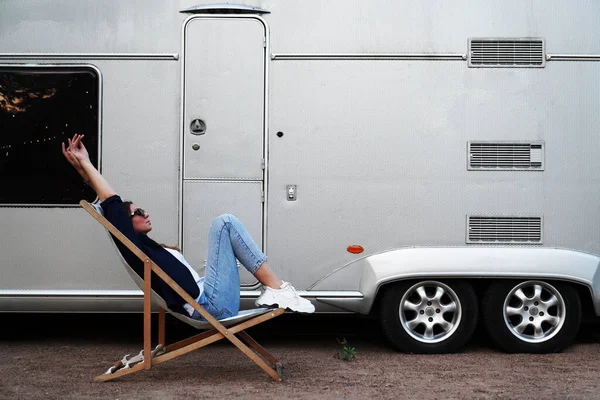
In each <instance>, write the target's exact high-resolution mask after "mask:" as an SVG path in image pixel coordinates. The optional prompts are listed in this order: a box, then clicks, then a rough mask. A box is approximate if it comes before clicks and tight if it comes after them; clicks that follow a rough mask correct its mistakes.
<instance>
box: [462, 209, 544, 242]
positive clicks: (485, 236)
mask: <svg viewBox="0 0 600 400" xmlns="http://www.w3.org/2000/svg"><path fill="white" fill-rule="evenodd" d="M467 243H497V244H503V243H504V244H507V243H509V244H510V243H517V244H519V243H520V244H523V243H529V244H541V243H542V217H511V216H478V215H469V216H467Z"/></svg>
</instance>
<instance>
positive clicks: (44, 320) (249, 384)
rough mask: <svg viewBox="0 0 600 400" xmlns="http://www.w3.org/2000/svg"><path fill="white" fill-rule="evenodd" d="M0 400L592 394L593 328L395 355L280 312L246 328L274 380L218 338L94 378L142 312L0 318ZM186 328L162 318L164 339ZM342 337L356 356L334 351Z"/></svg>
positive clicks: (366, 326)
mask: <svg viewBox="0 0 600 400" xmlns="http://www.w3.org/2000/svg"><path fill="white" fill-rule="evenodd" d="M0 318H2V323H1V325H0V326H1V329H0V398H2V399H21V398H22V399H55V398H66V399H96V398H112V399H142V398H143V399H173V398H200V399H201V398H257V399H276V398H277V399H280V398H295V399H338V398H345V399H364V398H384V399H387V398H390V399H391V398H415V399H446V398H454V399H464V398H484V399H485V398H524V399H532V398H546V399H552V398H561V399H564V398H576V399H596V398H599V397H600V380H599V379H598V377H599V376H600V362H599V361H600V334H599V333H598V332H599V329H598V328H600V325H598V324H597V323H593V324H586V325H584V326H583V327H582V331H581V333H580V335H579V337H578V339H577V342H576V343H575V344H574V345H573V346H572V347H570V348H569V349H568V350H567V351H565V352H563V353H560V354H547V355H528V354H518V355H509V354H503V353H500V352H498V351H496V350H495V349H493V348H492V347H491V346H489V345H488V344H487V338H486V336H485V335H484V334H483V333H481V332H478V333H477V334H476V336H475V337H474V338H473V340H472V341H471V344H470V345H469V346H468V347H467V348H466V349H465V351H464V352H463V353H460V354H451V355H431V356H425V355H414V354H402V353H397V352H396V351H395V350H393V349H392V348H391V347H390V346H389V345H388V344H387V342H386V341H385V339H384V338H383V336H382V333H381V331H380V328H379V325H378V322H377V320H373V319H370V318H366V317H358V316H352V315H342V316H319V315H313V316H301V315H288V314H286V315H284V316H282V317H279V318H277V319H275V320H273V321H269V322H267V323H265V324H263V325H262V326H259V327H256V328H253V330H250V334H251V335H253V336H254V337H255V338H256V339H257V340H258V341H259V342H261V344H263V346H264V347H265V348H267V350H269V351H270V352H271V353H272V354H273V355H274V356H275V357H277V358H278V359H279V360H280V361H281V362H282V363H283V365H284V367H285V368H284V381H283V382H279V383H275V382H273V381H272V380H271V379H270V378H269V377H268V375H266V374H265V373H264V372H263V371H262V370H261V369H259V368H258V367H257V366H256V365H254V364H253V363H252V362H250V361H249V360H248V359H247V358H246V357H245V356H243V355H242V354H241V352H239V351H238V350H236V349H235V348H234V347H233V346H232V345H231V344H228V343H224V342H220V343H217V344H213V345H210V346H208V347H207V348H205V349H201V350H199V351H196V352H193V353H191V354H189V355H186V356H184V357H181V358H179V359H177V360H174V361H170V362H168V363H165V364H162V365H159V366H157V367H155V368H153V369H152V370H150V371H144V372H141V373H137V374H133V375H129V376H127V377H123V378H121V379H119V380H115V381H113V382H108V383H94V382H93V381H92V380H93V377H94V376H95V375H98V374H100V373H102V372H103V371H104V370H106V368H108V366H110V365H111V364H112V363H113V362H114V361H117V360H119V359H120V358H121V357H122V356H123V355H125V354H127V353H137V352H139V350H140V349H141V347H142V336H141V326H142V317H141V316H140V315H102V314H99V315H77V314H75V315H52V314H44V315H38V314H28V315H26V314H21V315H12V314H1V315H0ZM193 333H194V332H193V331H192V330H190V329H189V328H187V327H186V326H183V325H181V324H180V323H179V322H178V321H176V320H174V319H171V318H170V317H169V319H168V324H167V341H168V342H171V341H175V340H178V339H181V338H184V337H186V336H188V335H191V334H193ZM344 337H345V338H346V339H347V340H348V342H349V344H350V345H351V346H353V347H355V348H356V352H357V357H356V360H355V361H353V362H346V361H342V360H339V359H337V358H336V357H335V354H336V352H337V349H338V345H337V342H336V339H341V338H344Z"/></svg>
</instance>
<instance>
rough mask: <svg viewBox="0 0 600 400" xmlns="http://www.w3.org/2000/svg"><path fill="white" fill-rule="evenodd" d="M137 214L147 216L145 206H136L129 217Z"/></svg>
mask: <svg viewBox="0 0 600 400" xmlns="http://www.w3.org/2000/svg"><path fill="white" fill-rule="evenodd" d="M136 215H139V216H140V217H145V216H146V211H144V209H143V208H136V209H135V211H134V212H132V213H131V214H129V218H133V217H135V216H136Z"/></svg>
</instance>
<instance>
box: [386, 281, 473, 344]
mask: <svg viewBox="0 0 600 400" xmlns="http://www.w3.org/2000/svg"><path fill="white" fill-rule="evenodd" d="M420 287H423V288H424V289H425V294H426V295H425V296H422V295H419V294H418V293H417V291H418V290H419V288H420ZM437 288H442V290H444V292H445V294H443V295H442V296H441V298H440V299H439V300H440V301H439V303H436V301H437V300H435V296H433V297H432V293H433V291H435V290H437ZM447 289H449V290H447ZM432 290H433V291H432ZM421 293H423V292H421ZM423 297H427V299H425V300H428V301H430V302H431V303H430V305H428V303H427V301H425V302H424V303H422V300H423ZM403 299H404V300H403ZM419 299H421V300H419ZM452 304H454V307H455V310H456V311H454V312H453V311H451V308H452ZM415 306H416V308H415V310H412V308H414V307H415ZM477 307H478V304H477V297H476V296H475V292H474V291H473V288H472V287H471V285H469V284H468V283H466V282H464V281H460V280H447V281H440V280H434V279H431V280H423V281H410V282H400V283H398V284H394V285H392V286H389V287H387V288H386V289H385V292H384V293H383V296H382V298H381V315H380V319H381V326H382V328H383V331H384V333H385V335H386V336H387V338H388V340H389V341H390V342H391V344H392V345H393V346H394V347H395V348H396V349H398V350H400V351H403V352H407V353H423V354H441V353H454V352H457V351H459V350H461V349H462V348H463V346H464V345H465V343H467V341H468V340H469V339H470V337H471V335H472V334H473V331H474V330H475V326H476V325H477V318H478V311H477ZM444 308H445V309H446V310H447V311H446V312H444V311H443V310H444ZM432 309H433V311H432ZM438 309H439V310H440V311H439V312H437V311H438ZM401 311H402V312H401ZM419 314H420V317H418V315H419ZM440 317H441V318H443V319H444V321H446V324H444V323H443V321H442V320H441V319H440ZM417 318H420V319H423V318H425V319H426V320H427V321H429V323H428V322H418V321H420V319H417ZM432 320H433V321H432ZM409 325H410V326H409ZM428 326H429V327H430V329H432V330H433V333H432V332H431V331H430V332H429V334H428V333H427V331H426V329H427V327H428ZM448 326H451V328H448ZM432 334H433V337H431V335H432ZM427 335H429V336H430V337H427Z"/></svg>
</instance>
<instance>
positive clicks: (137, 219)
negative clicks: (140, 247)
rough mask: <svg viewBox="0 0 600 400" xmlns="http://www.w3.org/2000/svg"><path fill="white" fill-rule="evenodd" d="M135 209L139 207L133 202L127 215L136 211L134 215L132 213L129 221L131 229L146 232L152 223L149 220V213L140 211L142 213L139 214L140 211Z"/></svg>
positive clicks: (150, 228)
mask: <svg viewBox="0 0 600 400" xmlns="http://www.w3.org/2000/svg"><path fill="white" fill-rule="evenodd" d="M136 210H141V208H139V207H138V206H136V205H135V204H131V205H130V206H129V215H131V214H133V213H136V215H133V216H132V217H131V223H132V224H133V230H134V231H136V232H137V233H144V234H146V233H148V232H150V231H151V230H152V223H151V222H150V214H148V213H146V212H142V214H143V216H142V215H139V214H140V211H137V212H136Z"/></svg>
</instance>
